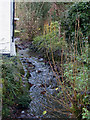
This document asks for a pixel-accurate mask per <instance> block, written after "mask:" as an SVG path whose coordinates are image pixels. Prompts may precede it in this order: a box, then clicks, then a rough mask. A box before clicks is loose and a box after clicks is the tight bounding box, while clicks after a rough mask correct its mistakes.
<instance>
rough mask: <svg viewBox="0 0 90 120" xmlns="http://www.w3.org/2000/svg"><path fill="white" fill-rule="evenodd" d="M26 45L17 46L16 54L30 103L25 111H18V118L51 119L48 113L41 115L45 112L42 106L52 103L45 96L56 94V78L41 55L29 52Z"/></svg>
mask: <svg viewBox="0 0 90 120" xmlns="http://www.w3.org/2000/svg"><path fill="white" fill-rule="evenodd" d="M28 45H29V44H28V43H26V44H17V54H18V55H19V58H20V61H21V63H22V65H23V68H24V71H25V75H24V76H23V77H22V79H23V83H24V82H26V77H27V78H28V84H29V86H30V89H29V92H30V96H31V98H32V101H31V102H30V104H29V108H28V109H27V110H22V111H20V113H19V115H18V118H44V117H45V118H51V117H52V116H51V115H50V114H48V113H46V114H45V115H43V111H47V109H46V108H45V106H44V105H47V106H49V105H50V104H51V103H52V100H51V101H48V97H47V94H48V93H49V94H51V95H54V94H55V93H57V92H58V91H56V89H55V88H56V87H57V82H56V78H55V76H54V75H53V72H52V70H51V68H50V66H49V65H47V64H46V62H45V61H44V59H43V58H42V57H41V55H36V54H35V53H32V52H29V49H28ZM50 102H51V103H50ZM59 107H62V106H61V105H60V106H59Z"/></svg>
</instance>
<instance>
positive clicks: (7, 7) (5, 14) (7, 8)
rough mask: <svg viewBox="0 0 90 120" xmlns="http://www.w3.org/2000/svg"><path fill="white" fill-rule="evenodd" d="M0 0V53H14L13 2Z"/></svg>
mask: <svg viewBox="0 0 90 120" xmlns="http://www.w3.org/2000/svg"><path fill="white" fill-rule="evenodd" d="M10 1H11V0H4V1H0V53H1V54H10V55H11V56H13V55H16V51H15V43H14V42H12V35H13V34H12V33H13V2H10Z"/></svg>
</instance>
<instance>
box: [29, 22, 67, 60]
mask: <svg viewBox="0 0 90 120" xmlns="http://www.w3.org/2000/svg"><path fill="white" fill-rule="evenodd" d="M54 27H55V30H53V29H54ZM51 29H52V30H51V32H48V33H47V34H46V35H42V36H37V37H35V38H34V39H33V42H32V45H30V49H32V50H34V51H35V52H39V53H40V52H41V53H43V54H44V55H45V54H46V50H47V51H48V53H49V54H50V56H51V51H52V52H53V53H54V57H55V58H59V57H60V56H59V55H60V53H61V50H62V49H61V48H62V46H63V47H64V49H67V42H66V41H65V39H64V37H63V34H62V37H60V38H59V32H58V22H57V21H56V22H54V23H53V25H52V28H51ZM45 56H46V55H45ZM45 56H44V57H45Z"/></svg>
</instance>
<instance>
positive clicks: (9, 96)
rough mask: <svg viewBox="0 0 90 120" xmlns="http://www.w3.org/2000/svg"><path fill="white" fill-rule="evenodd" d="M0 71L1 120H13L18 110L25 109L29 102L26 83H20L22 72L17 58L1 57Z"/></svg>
mask: <svg viewBox="0 0 90 120" xmlns="http://www.w3.org/2000/svg"><path fill="white" fill-rule="evenodd" d="M1 69H2V82H3V88H2V120H6V119H11V118H12V119H15V118H17V115H18V110H20V109H21V110H23V109H27V108H28V105H29V103H30V101H31V98H30V95H29V91H28V86H27V82H26V83H23V81H22V76H24V70H23V68H22V65H21V63H20V60H19V58H18V57H11V58H10V57H3V62H2V65H1ZM24 85H25V86H26V87H24Z"/></svg>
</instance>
